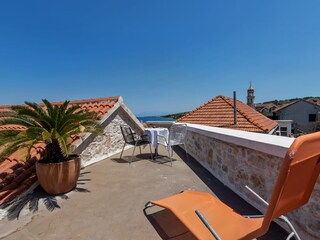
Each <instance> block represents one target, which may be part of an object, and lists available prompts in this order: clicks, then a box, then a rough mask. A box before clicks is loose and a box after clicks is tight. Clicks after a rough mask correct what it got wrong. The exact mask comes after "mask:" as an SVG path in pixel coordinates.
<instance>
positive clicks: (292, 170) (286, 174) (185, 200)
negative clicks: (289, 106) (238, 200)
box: [146, 132, 320, 240]
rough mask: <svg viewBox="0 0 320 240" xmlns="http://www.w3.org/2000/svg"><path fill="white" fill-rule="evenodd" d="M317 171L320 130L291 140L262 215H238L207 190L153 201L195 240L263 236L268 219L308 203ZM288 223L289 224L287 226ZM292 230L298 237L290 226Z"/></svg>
mask: <svg viewBox="0 0 320 240" xmlns="http://www.w3.org/2000/svg"><path fill="white" fill-rule="evenodd" d="M319 172H320V132H318V133H313V134H308V135H304V136H301V137H298V138H297V139H295V141H294V142H293V143H292V145H291V146H290V148H289V149H288V151H287V154H286V156H285V158H284V162H283V165H282V167H281V169H280V173H279V176H278V180H277V182H276V185H275V187H274V190H273V193H272V195H271V199H270V201H269V204H268V208H267V210H266V214H265V215H264V216H258V217H257V216H252V217H250V216H241V215H239V214H238V213H236V212H235V211H234V210H233V209H231V208H230V207H228V206H227V205H225V204H224V203H223V202H221V201H220V200H218V199H217V198H215V197H213V196H212V195H210V194H208V193H203V192H194V191H184V192H182V193H180V194H177V195H174V196H171V197H168V198H164V199H161V200H157V201H150V202H149V203H147V204H146V207H147V208H148V207H151V206H153V205H158V206H160V207H163V208H167V209H169V210H170V211H171V212H172V213H173V214H174V215H176V216H177V218H179V219H180V221H181V222H182V223H183V224H184V225H185V226H186V227H187V228H188V229H189V230H190V232H192V233H193V235H194V236H195V237H197V238H198V239H222V240H236V239H241V240H244V239H254V238H257V237H259V236H262V235H264V234H265V233H266V232H267V231H268V229H269V226H270V223H271V222H272V220H274V219H276V218H278V217H280V218H282V219H284V220H286V217H284V216H282V215H283V214H286V213H288V212H290V211H292V210H294V209H296V208H298V207H300V206H302V205H304V204H305V203H307V202H308V200H309V198H310V195H311V193H312V190H313V188H314V185H315V183H316V181H317V178H318V176H319ZM290 225H291V224H289V226H290ZM290 228H291V229H292V231H293V232H292V233H291V234H290V235H289V236H288V238H287V239H289V238H291V237H292V236H294V235H295V237H296V238H297V239H300V237H299V236H298V234H297V233H296V231H295V230H294V229H293V226H292V225H291V226H290Z"/></svg>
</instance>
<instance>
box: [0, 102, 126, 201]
mask: <svg viewBox="0 0 320 240" xmlns="http://www.w3.org/2000/svg"><path fill="white" fill-rule="evenodd" d="M119 99H120V97H108V98H94V99H88V100H76V101H71V102H70V105H71V106H72V105H80V106H81V108H82V109H85V110H88V111H92V112H96V113H98V115H99V116H101V117H102V116H103V115H105V114H107V113H108V111H109V110H110V109H111V108H112V107H113V106H114V105H115V104H116V103H117V102H118V101H119ZM62 103H63V102H53V104H62ZM40 105H41V106H43V107H44V104H40ZM0 111H1V112H2V113H5V114H6V113H10V106H0ZM3 117H5V116H3V115H2V116H1V117H0V119H1V118H3ZM21 129H24V128H23V127H20V126H15V125H6V126H0V130H21ZM72 139H73V141H76V140H77V139H78V137H77V136H73V137H72ZM43 151H44V145H43V144H38V145H37V146H34V147H33V148H32V150H31V156H32V157H31V159H29V160H28V161H27V162H23V161H20V160H21V159H23V158H24V157H25V156H26V154H27V151H26V149H21V150H19V151H17V152H15V153H14V154H12V155H11V156H10V157H9V158H7V159H5V160H4V161H3V162H2V163H1V164H0V205H1V204H3V203H5V202H8V201H11V200H13V199H14V198H16V197H17V196H18V195H20V194H21V193H23V192H25V191H26V190H28V189H29V188H30V186H31V185H32V184H33V183H35V182H36V181H37V176H36V170H35V162H36V161H37V160H39V159H40V157H41V154H42V152H43Z"/></svg>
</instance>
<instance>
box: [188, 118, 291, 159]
mask: <svg viewBox="0 0 320 240" xmlns="http://www.w3.org/2000/svg"><path fill="white" fill-rule="evenodd" d="M187 125H188V131H191V132H195V133H199V134H201V135H204V136H207V137H210V138H214V139H218V140H221V141H224V142H228V143H232V144H235V145H239V146H242V147H246V148H250V149H254V150H257V151H260V152H263V153H266V154H270V155H273V156H277V157H281V158H283V157H284V156H285V154H286V152H287V150H288V148H289V147H290V145H291V144H292V142H293V141H294V138H290V137H282V136H276V135H269V134H263V133H253V132H246V131H241V130H233V129H228V128H220V127H209V126H203V125H199V124H190V123H188V124H187Z"/></svg>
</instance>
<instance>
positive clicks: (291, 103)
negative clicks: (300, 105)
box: [273, 100, 301, 112]
mask: <svg viewBox="0 0 320 240" xmlns="http://www.w3.org/2000/svg"><path fill="white" fill-rule="evenodd" d="M300 101H301V100H295V101H292V102H289V103H286V104H283V105H281V106H280V107H277V108H276V109H275V110H274V111H273V112H278V111H280V110H282V109H284V108H286V107H289V106H291V105H293V104H296V103H297V102H300Z"/></svg>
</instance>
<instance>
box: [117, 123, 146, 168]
mask: <svg viewBox="0 0 320 240" xmlns="http://www.w3.org/2000/svg"><path fill="white" fill-rule="evenodd" d="M120 129H121V133H122V136H123V140H124V145H123V148H122V152H121V154H120V159H121V158H122V154H123V151H124V148H125V146H126V145H127V144H128V145H132V146H134V148H133V152H132V155H131V158H130V160H129V163H131V162H132V159H133V155H134V152H135V150H136V147H139V150H140V154H141V146H142V145H147V144H148V145H149V146H150V153H151V159H152V149H151V143H150V141H149V140H148V139H146V136H145V135H142V136H139V135H138V134H136V133H135V132H133V131H132V129H131V128H130V127H129V126H125V125H121V126H120Z"/></svg>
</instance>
